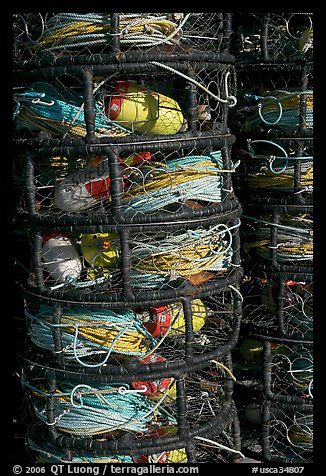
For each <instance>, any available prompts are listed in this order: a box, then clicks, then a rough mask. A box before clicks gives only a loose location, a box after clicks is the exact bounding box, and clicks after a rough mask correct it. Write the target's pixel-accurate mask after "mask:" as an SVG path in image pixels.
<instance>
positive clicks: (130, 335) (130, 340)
mask: <svg viewBox="0 0 326 476" xmlns="http://www.w3.org/2000/svg"><path fill="white" fill-rule="evenodd" d="M46 320H47V321H48V322H51V320H50V319H46ZM61 323H62V324H70V323H72V324H77V325H78V335H79V336H82V337H84V338H85V339H87V340H89V341H90V342H93V343H95V344H98V345H99V346H105V347H111V346H112V344H113V342H114V339H115V338H116V337H117V335H118V334H119V330H118V329H116V328H114V324H113V325H112V327H110V328H108V327H106V328H105V326H104V325H103V324H101V323H100V322H98V321H94V325H93V326H92V325H90V323H89V322H86V321H83V319H82V317H81V318H77V317H72V316H64V315H63V316H62V317H61ZM81 324H82V325H81ZM98 326H102V327H98ZM64 331H65V332H67V333H69V334H75V332H76V328H75V327H73V326H71V327H68V326H67V327H64ZM149 348H150V346H149V342H148V341H147V339H146V337H145V336H144V335H143V334H142V333H141V332H137V331H130V330H126V332H124V333H123V335H122V336H121V337H120V338H119V339H118V340H117V341H116V342H114V350H115V351H116V352H119V351H124V352H141V353H145V352H147V351H148V350H149Z"/></svg>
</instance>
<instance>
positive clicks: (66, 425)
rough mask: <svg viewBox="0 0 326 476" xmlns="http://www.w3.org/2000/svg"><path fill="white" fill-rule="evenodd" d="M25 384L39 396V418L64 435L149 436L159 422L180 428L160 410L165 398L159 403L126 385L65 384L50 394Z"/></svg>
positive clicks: (37, 409) (36, 409)
mask: <svg viewBox="0 0 326 476" xmlns="http://www.w3.org/2000/svg"><path fill="white" fill-rule="evenodd" d="M23 384H24V385H25V386H27V387H29V388H31V390H33V392H34V394H36V395H38V397H39V399H36V400H35V402H34V409H35V414H36V416H37V417H38V418H39V419H40V420H41V421H43V422H44V423H46V424H47V425H55V426H56V428H57V429H58V430H60V431H63V432H68V433H70V434H71V435H76V436H93V435H101V434H103V433H107V432H111V431H115V430H126V431H131V432H137V433H147V432H148V431H149V429H150V426H151V424H152V423H153V422H154V421H156V420H157V419H158V418H159V419H161V420H163V421H164V422H165V423H171V424H176V420H175V418H174V417H172V416H171V415H170V414H169V413H168V412H167V411H166V410H164V411H163V410H162V411H163V413H162V412H161V411H160V410H159V407H160V406H161V403H162V401H163V400H164V398H165V397H166V395H167V393H166V392H165V393H164V395H163V397H162V398H160V400H159V401H158V402H153V401H151V400H150V399H149V398H147V397H145V396H143V395H141V393H139V392H141V391H140V390H130V389H129V387H128V385H126V384H123V385H121V384H119V385H118V384H117V385H105V384H98V385H97V386H96V387H91V386H89V385H86V384H79V385H76V386H73V385H72V384H69V383H67V382H65V383H64V384H62V385H61V390H56V391H55V392H54V393H47V392H45V391H43V390H42V389H39V388H36V387H33V386H32V385H30V384H29V382H27V381H23ZM40 397H46V398H49V397H52V399H53V406H54V421H53V422H48V417H47V405H46V398H40Z"/></svg>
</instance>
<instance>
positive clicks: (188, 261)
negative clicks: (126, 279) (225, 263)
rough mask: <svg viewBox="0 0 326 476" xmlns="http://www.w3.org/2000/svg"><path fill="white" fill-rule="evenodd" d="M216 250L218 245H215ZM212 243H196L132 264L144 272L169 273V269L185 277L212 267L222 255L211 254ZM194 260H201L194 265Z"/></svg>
mask: <svg viewBox="0 0 326 476" xmlns="http://www.w3.org/2000/svg"><path fill="white" fill-rule="evenodd" d="M215 247H216V250H215V253H216V251H217V247H218V245H215ZM212 250H214V245H213V244H211V245H210V246H208V245H198V246H196V247H195V248H194V247H188V248H184V249H182V250H181V251H179V252H176V253H174V254H165V255H161V256H149V257H148V258H144V259H142V260H140V261H139V262H138V263H136V264H135V265H134V268H135V269H136V270H138V271H146V273H154V274H163V275H170V273H171V271H172V270H173V271H175V272H177V273H178V274H179V275H180V276H183V277H187V276H190V275H192V274H196V273H199V272H200V271H203V270H205V269H214V265H215V263H217V262H218V261H219V260H220V259H221V258H222V256H223V254H224V253H223V251H222V252H221V253H216V254H214V255H213V256H212ZM195 260H201V262H200V263H198V262H197V263H196V265H194V261H195Z"/></svg>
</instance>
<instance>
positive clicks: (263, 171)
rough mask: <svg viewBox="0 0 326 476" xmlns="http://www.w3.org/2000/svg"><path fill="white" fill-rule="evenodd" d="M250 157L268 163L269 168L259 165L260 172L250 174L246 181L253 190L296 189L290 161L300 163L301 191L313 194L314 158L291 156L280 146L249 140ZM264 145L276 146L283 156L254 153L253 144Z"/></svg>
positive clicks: (247, 175) (245, 178) (285, 190)
mask: <svg viewBox="0 0 326 476" xmlns="http://www.w3.org/2000/svg"><path fill="white" fill-rule="evenodd" d="M247 142H248V150H249V155H250V157H251V158H252V159H254V160H256V159H260V160H263V161H264V162H265V163H266V162H267V163H268V167H267V166H265V165H263V166H259V165H261V164H259V163H258V164H257V168H258V167H259V172H256V173H255V174H253V173H248V174H246V175H245V176H244V180H245V181H246V182H247V183H248V185H249V187H250V188H253V189H267V190H279V191H283V192H291V191H293V189H294V170H295V168H294V165H288V164H289V161H290V162H292V163H293V161H296V160H299V161H300V185H301V189H302V190H301V191H309V192H311V191H312V189H313V157H312V156H291V155H288V153H287V151H286V150H285V149H284V148H283V147H281V146H280V145H279V144H277V143H275V142H273V141H269V140H251V139H248V141H247ZM256 143H262V144H266V145H272V146H275V147H276V148H277V149H278V150H280V151H281V152H282V154H283V156H276V155H267V154H266V153H265V154H259V155H257V154H256V153H255V152H254V149H253V144H256Z"/></svg>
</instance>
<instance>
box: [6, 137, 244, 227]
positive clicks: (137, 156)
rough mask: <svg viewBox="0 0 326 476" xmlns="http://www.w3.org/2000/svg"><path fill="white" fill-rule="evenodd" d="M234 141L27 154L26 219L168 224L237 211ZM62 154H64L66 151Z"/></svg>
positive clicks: (18, 162) (23, 170)
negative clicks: (233, 159)
mask: <svg viewBox="0 0 326 476" xmlns="http://www.w3.org/2000/svg"><path fill="white" fill-rule="evenodd" d="M234 140H235V137H234V136H232V135H226V136H218V137H212V138H210V139H192V140H191V139H188V140H178V139H176V138H174V139H171V140H169V141H144V140H142V141H139V140H138V141H137V142H130V143H128V144H120V145H119V144H115V145H111V146H109V145H107V146H104V147H95V148H94V147H91V150H92V151H93V153H90V151H89V148H87V147H81V150H83V149H84V153H83V152H80V151H79V150H78V148H77V151H75V150H72V148H65V151H64V153H63V154H62V151H61V154H60V150H58V148H54V150H55V151H57V153H53V150H52V148H46V147H41V148H40V149H39V150H34V149H33V150H30V149H27V150H26V149H20V150H18V151H17V154H16V156H15V161H14V162H15V167H16V175H17V176H20V177H21V182H23V183H24V187H23V188H24V192H23V193H22V200H21V204H20V206H19V214H20V215H22V216H23V217H24V219H28V220H31V221H37V222H38V223H44V224H45V223H47V224H56V225H58V226H59V225H68V224H71V225H74V224H75V225H77V224H99V225H100V224H109V223H112V224H116V223H119V222H120V223H141V222H147V223H149V222H151V223H155V222H156V223H163V222H165V221H177V220H185V219H193V218H199V217H202V218H207V217H209V216H211V215H213V214H218V213H220V212H223V211H228V210H231V209H232V208H234V203H235V200H236V199H235V194H234V191H233V187H232V178H233V176H234V174H235V173H236V168H237V165H238V163H235V164H234V163H233V161H232V160H231V147H232V144H233V142H234ZM59 149H60V148H59Z"/></svg>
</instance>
